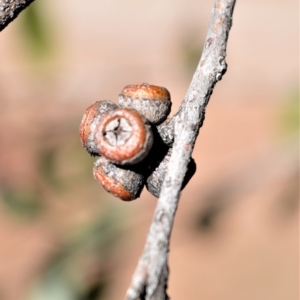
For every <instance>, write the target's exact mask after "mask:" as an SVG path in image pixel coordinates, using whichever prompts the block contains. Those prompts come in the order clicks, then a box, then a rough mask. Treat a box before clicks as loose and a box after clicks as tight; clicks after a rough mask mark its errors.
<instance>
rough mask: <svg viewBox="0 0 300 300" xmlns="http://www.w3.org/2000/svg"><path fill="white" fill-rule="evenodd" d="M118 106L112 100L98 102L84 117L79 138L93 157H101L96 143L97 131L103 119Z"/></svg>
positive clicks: (89, 108) (87, 110)
mask: <svg viewBox="0 0 300 300" xmlns="http://www.w3.org/2000/svg"><path fill="white" fill-rule="evenodd" d="M117 108H118V106H117V105H116V104H115V103H113V102H112V101H110V100H102V101H97V102H95V103H94V104H92V105H90V106H89V107H88V108H87V109H86V112H85V114H84V115H83V118H82V121H81V124H80V127H79V136H80V140H81V143H82V146H83V147H84V148H85V149H86V150H87V152H89V153H90V154H91V155H99V150H98V148H97V146H96V143H95V139H94V137H95V129H96V126H97V124H98V122H99V120H100V119H101V117H102V116H103V115H104V114H105V113H107V112H109V111H112V110H115V109H117Z"/></svg>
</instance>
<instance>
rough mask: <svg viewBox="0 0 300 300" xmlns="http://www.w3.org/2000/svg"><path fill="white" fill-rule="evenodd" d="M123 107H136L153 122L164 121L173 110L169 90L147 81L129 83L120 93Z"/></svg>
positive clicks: (120, 102)
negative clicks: (137, 83)
mask: <svg viewBox="0 0 300 300" xmlns="http://www.w3.org/2000/svg"><path fill="white" fill-rule="evenodd" d="M119 104H120V106H121V107H129V108H134V109H136V110H137V111H138V112H139V113H141V114H142V115H143V116H145V117H146V118H147V119H148V120H149V121H150V122H151V123H152V124H160V123H162V122H163V121H164V120H165V119H166V118H167V116H168V115H169V113H170V111H171V106H172V103H171V96H170V93H169V91H168V90H167V89H166V88H164V87H160V86H155V85H150V84H147V83H143V84H139V85H127V86H125V87H124V89H123V90H122V91H121V93H120V95H119Z"/></svg>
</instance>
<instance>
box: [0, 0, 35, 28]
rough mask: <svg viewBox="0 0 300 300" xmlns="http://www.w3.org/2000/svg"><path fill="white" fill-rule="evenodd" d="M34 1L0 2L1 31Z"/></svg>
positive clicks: (11, 0) (13, 0)
mask: <svg viewBox="0 0 300 300" xmlns="http://www.w3.org/2000/svg"><path fill="white" fill-rule="evenodd" d="M33 1H34V0H0V31H2V30H3V29H4V28H5V27H6V26H7V25H8V24H9V23H10V22H11V21H13V20H14V19H15V18H16V17H17V16H18V15H19V13H20V12H21V11H22V10H23V9H25V8H26V7H27V6H28V5H29V4H30V3H32V2H33Z"/></svg>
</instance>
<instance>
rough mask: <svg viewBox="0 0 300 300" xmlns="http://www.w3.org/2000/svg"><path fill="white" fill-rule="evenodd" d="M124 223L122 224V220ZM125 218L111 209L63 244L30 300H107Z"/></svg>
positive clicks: (34, 287) (45, 269)
mask: <svg viewBox="0 0 300 300" xmlns="http://www.w3.org/2000/svg"><path fill="white" fill-rule="evenodd" d="M120 220H121V221H120ZM122 223H123V221H122V218H121V219H120V216H119V214H118V213H116V211H115V210H112V209H109V210H108V211H107V212H106V213H105V214H104V215H102V216H100V217H99V218H97V219H94V220H91V222H90V223H89V224H87V225H86V226H85V227H84V228H82V227H81V228H80V229H79V232H75V233H74V232H73V234H72V238H71V239H70V240H69V241H66V242H65V243H63V244H62V245H61V246H60V247H59V248H58V251H57V252H56V253H55V254H54V255H53V256H52V258H51V259H50V260H49V261H48V263H47V265H46V266H45V268H44V271H43V272H42V274H41V276H40V277H39V279H38V280H37V281H36V282H35V283H34V285H33V287H32V290H31V291H30V295H29V298H28V299H29V300H69V299H72V300H74V299H78V300H88V299H89V300H93V299H98V300H100V299H105V298H104V297H105V295H106V290H107V288H108V286H109V284H110V280H111V275H110V273H111V270H112V268H113V264H112V260H113V255H114V254H113V253H114V252H113V251H112V249H115V248H116V245H117V242H118V240H119V239H120V236H121V228H122Z"/></svg>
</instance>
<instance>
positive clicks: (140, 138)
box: [95, 108, 153, 165]
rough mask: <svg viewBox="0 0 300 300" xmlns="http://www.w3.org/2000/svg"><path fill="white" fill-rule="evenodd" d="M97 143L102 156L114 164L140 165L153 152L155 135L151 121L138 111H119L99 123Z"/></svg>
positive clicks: (96, 136) (120, 109)
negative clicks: (151, 150)
mask: <svg viewBox="0 0 300 300" xmlns="http://www.w3.org/2000/svg"><path fill="white" fill-rule="evenodd" d="M95 141H96V145H97V148H98V151H99V153H100V154H101V155H103V156H105V157H106V158H107V159H109V160H110V161H112V162H114V163H116V164H120V165H124V164H136V163H138V162H140V161H141V160H142V159H143V158H144V157H145V156H146V155H147V154H148V152H149V151H150V149H151V147H152V143H153V134H152V130H151V125H150V124H149V122H148V121H147V119H146V118H145V117H143V116H141V115H140V114H139V113H138V112H137V111H136V110H134V109H129V108H119V109H116V110H114V111H111V112H108V113H106V114H105V115H103V116H102V118H101V119H100V120H99V124H98V125H97V128H96V130H95Z"/></svg>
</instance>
